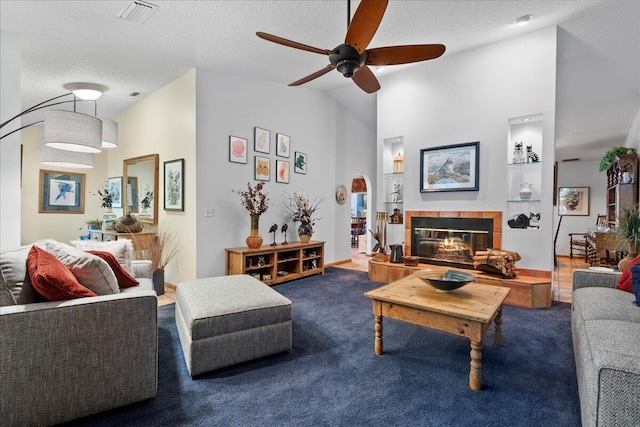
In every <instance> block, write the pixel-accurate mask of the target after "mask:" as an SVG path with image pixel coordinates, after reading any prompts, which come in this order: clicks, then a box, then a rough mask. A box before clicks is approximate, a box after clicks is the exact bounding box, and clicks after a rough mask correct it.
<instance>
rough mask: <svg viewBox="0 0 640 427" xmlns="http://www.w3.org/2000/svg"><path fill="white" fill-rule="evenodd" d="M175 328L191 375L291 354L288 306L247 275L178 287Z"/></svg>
mask: <svg viewBox="0 0 640 427" xmlns="http://www.w3.org/2000/svg"><path fill="white" fill-rule="evenodd" d="M176 327H177V328H178V335H179V336H180V342H181V344H182V351H183V353H184V359H185V361H186V362H187V368H188V369H189V373H190V374H191V376H194V375H197V374H201V373H203V372H207V371H212V370H214V369H219V368H223V367H226V366H230V365H234V364H236V363H240V362H245V361H248V360H253V359H257V358H259V357H263V356H268V355H271V354H276V353H280V352H283V351H290V350H291V346H292V343H291V341H292V338H291V301H289V299H287V298H285V297H283V296H282V295H280V294H279V293H278V292H276V291H275V290H273V289H271V288H270V287H269V286H267V285H265V284H264V283H262V282H261V281H259V280H258V279H255V278H254V277H251V276H249V275H235V276H221V277H211V278H206V279H197V280H193V281H190V282H184V283H180V284H179V285H178V286H177V287H176Z"/></svg>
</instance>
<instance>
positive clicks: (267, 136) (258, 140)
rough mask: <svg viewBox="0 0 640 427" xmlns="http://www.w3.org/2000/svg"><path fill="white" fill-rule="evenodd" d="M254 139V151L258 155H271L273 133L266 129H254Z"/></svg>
mask: <svg viewBox="0 0 640 427" xmlns="http://www.w3.org/2000/svg"><path fill="white" fill-rule="evenodd" d="M253 138H254V143H253V150H254V151H255V152H256V153H265V154H269V151H270V146H269V145H270V141H271V132H270V131H268V130H266V129H262V128H259V127H256V128H254V132H253Z"/></svg>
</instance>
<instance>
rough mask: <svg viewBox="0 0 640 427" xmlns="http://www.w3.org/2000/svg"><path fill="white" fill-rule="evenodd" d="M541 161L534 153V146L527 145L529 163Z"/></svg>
mask: <svg viewBox="0 0 640 427" xmlns="http://www.w3.org/2000/svg"><path fill="white" fill-rule="evenodd" d="M539 161H540V156H538V154H537V153H536V152H535V151H533V145H527V163H529V162H531V163H536V162H539Z"/></svg>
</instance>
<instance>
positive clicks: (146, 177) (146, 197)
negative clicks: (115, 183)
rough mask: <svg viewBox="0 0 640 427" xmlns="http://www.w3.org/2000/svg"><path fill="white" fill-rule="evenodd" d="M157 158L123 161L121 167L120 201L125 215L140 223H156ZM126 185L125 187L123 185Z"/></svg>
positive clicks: (155, 156) (148, 157) (145, 157)
mask: <svg viewBox="0 0 640 427" xmlns="http://www.w3.org/2000/svg"><path fill="white" fill-rule="evenodd" d="M159 163H160V160H159V156H158V155H157V154H149V155H147V156H140V157H134V158H132V159H125V160H124V161H123V165H122V171H123V178H122V201H123V202H124V201H125V200H126V201H127V204H126V206H125V205H124V203H123V209H124V212H125V215H126V214H127V213H130V214H132V215H134V216H136V217H137V218H138V219H139V220H140V222H146V223H149V224H157V223H158V168H159ZM125 183H126V185H125Z"/></svg>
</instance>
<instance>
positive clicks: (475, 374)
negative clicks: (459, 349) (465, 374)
mask: <svg viewBox="0 0 640 427" xmlns="http://www.w3.org/2000/svg"><path fill="white" fill-rule="evenodd" d="M469 387H470V388H471V390H476V391H477V390H480V389H482V341H480V342H476V341H471V372H470V373H469Z"/></svg>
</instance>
